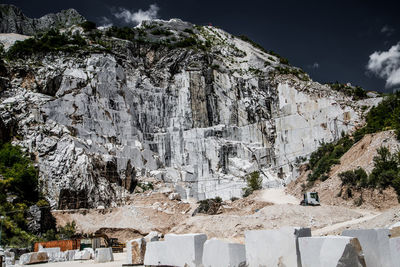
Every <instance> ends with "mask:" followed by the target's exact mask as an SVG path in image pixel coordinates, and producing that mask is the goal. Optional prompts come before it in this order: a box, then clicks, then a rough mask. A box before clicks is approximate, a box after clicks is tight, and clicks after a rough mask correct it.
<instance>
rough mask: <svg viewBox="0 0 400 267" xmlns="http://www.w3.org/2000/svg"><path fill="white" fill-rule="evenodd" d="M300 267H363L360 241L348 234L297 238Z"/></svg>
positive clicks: (363, 261)
mask: <svg viewBox="0 0 400 267" xmlns="http://www.w3.org/2000/svg"><path fill="white" fill-rule="evenodd" d="M299 249H300V254H301V264H302V265H301V266H302V267H337V266H339V267H365V266H366V265H365V260H364V256H363V251H362V249H361V245H360V242H359V241H358V239H357V238H355V237H349V236H323V237H302V238H299Z"/></svg>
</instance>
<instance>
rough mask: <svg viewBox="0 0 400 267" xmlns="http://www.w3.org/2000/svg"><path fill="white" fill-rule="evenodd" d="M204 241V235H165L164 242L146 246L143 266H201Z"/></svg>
mask: <svg viewBox="0 0 400 267" xmlns="http://www.w3.org/2000/svg"><path fill="white" fill-rule="evenodd" d="M206 240H207V236H206V235H205V234H184V235H176V234H167V235H165V237H164V241H155V242H150V243H148V244H147V246H146V254H145V257H144V265H146V266H147V265H151V266H157V265H167V266H188V267H198V266H201V264H202V257H203V247H204V243H205V242H206Z"/></svg>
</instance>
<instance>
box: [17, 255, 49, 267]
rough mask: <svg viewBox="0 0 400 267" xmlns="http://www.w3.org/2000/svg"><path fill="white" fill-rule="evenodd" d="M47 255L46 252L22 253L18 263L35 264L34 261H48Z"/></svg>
mask: <svg viewBox="0 0 400 267" xmlns="http://www.w3.org/2000/svg"><path fill="white" fill-rule="evenodd" d="M48 261H49V257H48V256H47V253H46V252H31V253H25V254H22V255H21V257H20V258H19V264H21V265H28V264H35V263H42V262H48Z"/></svg>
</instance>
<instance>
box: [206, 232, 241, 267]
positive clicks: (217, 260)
mask: <svg viewBox="0 0 400 267" xmlns="http://www.w3.org/2000/svg"><path fill="white" fill-rule="evenodd" d="M245 264H246V249H245V245H242V244H237V243H227V242H224V241H221V240H218V239H215V238H213V239H210V240H207V241H206V242H205V243H204V249H203V266H204V267H220V266H229V267H239V266H245Z"/></svg>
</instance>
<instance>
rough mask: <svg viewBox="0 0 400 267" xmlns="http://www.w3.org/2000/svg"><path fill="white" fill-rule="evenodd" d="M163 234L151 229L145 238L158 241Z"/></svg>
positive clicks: (148, 240) (149, 240) (147, 240)
mask: <svg viewBox="0 0 400 267" xmlns="http://www.w3.org/2000/svg"><path fill="white" fill-rule="evenodd" d="M161 236H162V235H161V234H160V233H159V232H157V231H151V232H150V233H149V234H148V235H146V236H145V237H144V240H145V241H146V242H147V243H148V242H153V241H158V240H159V239H160V237H161Z"/></svg>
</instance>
